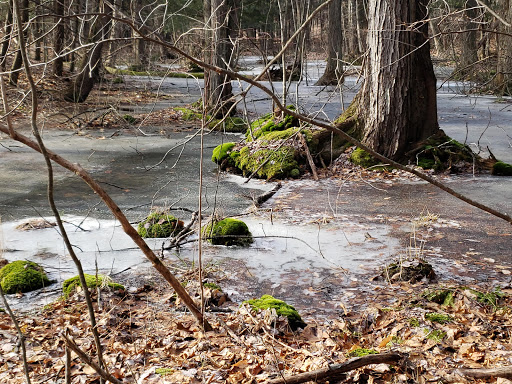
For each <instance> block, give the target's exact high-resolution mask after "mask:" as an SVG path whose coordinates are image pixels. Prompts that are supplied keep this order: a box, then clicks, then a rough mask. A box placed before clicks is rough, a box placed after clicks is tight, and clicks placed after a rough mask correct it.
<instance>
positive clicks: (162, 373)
mask: <svg viewBox="0 0 512 384" xmlns="http://www.w3.org/2000/svg"><path fill="white" fill-rule="evenodd" d="M155 373H156V374H157V375H160V376H166V375H171V374H173V373H174V369H172V368H156V369H155Z"/></svg>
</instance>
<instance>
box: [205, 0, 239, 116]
mask: <svg viewBox="0 0 512 384" xmlns="http://www.w3.org/2000/svg"><path fill="white" fill-rule="evenodd" d="M235 4H236V3H235V1H234V0H207V1H205V2H204V18H205V44H206V48H205V62H207V63H209V64H212V65H215V66H216V67H219V68H224V69H227V68H228V66H230V63H231V60H232V53H233V44H232V43H231V41H230V40H229V36H230V28H229V27H230V18H232V17H233V15H232V13H233V12H235V10H234V5H235ZM204 84H205V85H204V100H203V103H204V107H205V110H206V113H208V114H211V115H214V116H216V117H222V116H224V115H225V114H226V113H227V112H228V111H229V110H230V109H231V107H232V105H233V101H232V100H231V98H232V97H233V92H232V87H231V79H230V78H229V77H227V76H225V75H222V74H220V73H217V72H215V71H212V70H205V76H204Z"/></svg>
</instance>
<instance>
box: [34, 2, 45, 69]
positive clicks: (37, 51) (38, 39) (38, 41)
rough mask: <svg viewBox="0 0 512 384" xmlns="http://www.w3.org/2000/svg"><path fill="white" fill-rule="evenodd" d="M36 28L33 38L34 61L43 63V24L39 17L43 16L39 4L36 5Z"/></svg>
mask: <svg viewBox="0 0 512 384" xmlns="http://www.w3.org/2000/svg"><path fill="white" fill-rule="evenodd" d="M34 14H35V15H36V18H35V19H34V28H33V29H32V36H33V38H34V60H35V61H41V47H42V45H43V41H42V39H43V23H42V22H41V19H40V18H39V17H38V16H40V15H41V8H40V5H39V4H35V5H34Z"/></svg>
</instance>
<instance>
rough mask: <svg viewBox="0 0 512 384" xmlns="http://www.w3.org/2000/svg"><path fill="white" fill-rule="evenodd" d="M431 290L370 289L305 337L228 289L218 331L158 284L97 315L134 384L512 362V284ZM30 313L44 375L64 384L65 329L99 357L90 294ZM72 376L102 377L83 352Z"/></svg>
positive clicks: (117, 364) (121, 295)
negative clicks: (367, 357)
mask: <svg viewBox="0 0 512 384" xmlns="http://www.w3.org/2000/svg"><path fill="white" fill-rule="evenodd" d="M188 276H189V277H190V273H188ZM428 287H429V285H428V284H427V283H425V282H420V283H416V284H411V283H406V282H400V283H397V284H393V285H388V286H386V287H376V288H375V290H374V292H367V293H365V295H366V296H367V297H365V298H364V300H365V302H366V303H368V302H369V303H372V304H371V305H367V306H366V307H365V308H364V309H362V308H363V307H362V306H361V305H357V304H358V303H357V302H358V301H361V300H362V299H361V298H358V297H357V296H355V297H353V298H352V299H351V300H352V302H351V303H350V304H351V305H352V306H353V307H354V308H358V309H357V310H351V309H350V307H349V309H347V307H348V306H347V307H345V308H344V310H343V311H340V315H338V316H333V315H331V316H329V317H324V316H316V317H314V316H305V317H304V320H305V321H306V323H307V324H308V325H307V326H306V327H305V328H304V329H299V330H297V331H296V332H293V331H291V328H290V326H289V324H288V320H287V318H286V317H282V316H277V315H276V313H275V310H274V311H271V310H264V311H259V312H255V311H254V310H253V309H252V308H251V307H250V306H249V305H247V304H242V305H237V304H236V303H233V302H231V301H229V300H227V299H226V298H224V299H222V300H219V299H218V297H217V296H216V295H219V289H217V288H208V287H206V288H204V292H205V297H207V298H215V300H213V302H215V303H219V302H220V303H221V304H222V305H221V306H218V307H217V306H214V305H213V304H212V305H211V306H210V307H209V310H208V311H207V317H208V320H209V321H210V323H211V324H212V325H213V326H214V328H215V331H213V332H206V333H205V332H203V331H202V330H201V328H200V327H199V325H198V324H197V323H196V321H195V319H194V318H193V317H192V316H191V315H190V314H188V313H187V312H186V311H185V308H184V307H183V306H182V304H181V303H180V302H179V300H178V299H177V298H176V296H175V295H174V294H172V293H169V291H168V290H167V289H165V288H163V286H159V285H158V284H155V285H150V284H143V285H141V286H140V287H138V288H135V287H132V288H131V289H128V290H127V291H120V292H111V291H109V292H102V293H101V302H102V305H101V308H98V307H97V304H96V310H97V320H98V330H99V331H100V335H101V340H102V343H103V346H104V356H105V361H106V364H107V366H108V369H109V371H110V372H111V373H112V374H113V375H114V376H115V377H116V378H118V379H120V380H123V381H126V382H140V383H260V382H266V381H267V380H270V379H275V378H279V377H280V375H284V376H285V377H287V376H289V375H294V374H298V373H302V372H308V371H311V370H315V369H319V368H322V367H326V366H327V365H329V364H337V363H340V362H344V361H346V360H348V359H350V358H352V357H353V356H361V355H364V354H366V353H383V352H389V351H394V352H401V353H404V354H406V356H407V364H406V365H404V366H387V365H385V364H379V365H373V366H368V367H365V368H360V369H358V370H355V371H352V372H349V373H347V374H346V375H345V376H344V378H343V379H342V380H341V381H338V382H342V383H354V382H357V383H371V382H373V383H388V382H389V383H391V382H393V383H412V382H418V383H426V382H442V381H452V379H451V378H452V376H453V375H452V373H453V371H454V369H456V368H460V367H465V368H483V367H499V366H507V365H510V364H511V363H512V348H511V347H512V344H511V341H510V328H511V327H512V296H510V293H512V289H511V288H510V287H508V288H505V287H503V288H502V289H489V290H487V291H483V290H482V287H471V288H470V287H456V286H450V287H441V288H440V287H438V286H437V287H435V286H432V285H430V288H429V289H427V288H428ZM187 289H189V291H192V292H195V293H196V294H195V297H196V299H198V297H199V289H198V284H197V283H196V282H193V281H188V282H187ZM435 289H437V291H435ZM441 289H442V290H446V291H448V292H450V297H451V300H450V301H448V302H446V301H445V300H439V299H438V298H439V297H440V295H437V296H436V295H433V294H432V292H434V291H435V292H439V290H441ZM383 290H385V291H386V292H385V293H386V295H383V294H382V293H383V292H382V291H383ZM429 293H430V294H429ZM93 295H96V293H93ZM386 298H387V299H386ZM436 298H437V299H436ZM390 299H391V300H390ZM446 303H448V305H447V304H446ZM345 305H347V303H345ZM19 320H20V323H21V328H22V331H23V332H24V333H25V336H26V340H27V348H28V363H29V369H30V376H31V378H32V379H33V380H34V381H36V382H59V381H62V380H63V377H64V376H63V375H64V366H65V344H64V342H63V340H62V338H61V335H62V334H63V333H64V332H66V331H67V332H68V333H69V335H70V336H71V337H72V338H73V339H74V340H75V342H76V343H77V345H78V346H79V347H80V348H81V349H82V350H84V351H86V352H87V353H89V354H90V355H91V356H94V355H95V351H94V343H93V339H92V337H91V334H90V330H89V328H90V325H89V321H88V315H87V310H86V306H85V303H84V300H83V293H80V292H78V293H75V294H74V295H73V296H71V297H70V298H69V299H67V300H58V301H56V302H54V303H52V304H50V305H48V306H46V307H45V308H44V309H43V310H41V311H38V312H33V313H30V314H24V315H22V316H20V318H19ZM441 320H442V321H441ZM0 324H1V327H0V350H1V351H2V353H1V354H0V382H9V383H22V382H24V374H23V368H22V362H21V358H20V354H19V353H18V351H17V336H16V332H15V330H14V328H13V327H12V325H11V321H10V319H9V317H8V315H7V314H5V313H3V312H2V313H0ZM71 373H72V382H73V383H97V382H99V377H98V376H97V374H96V373H95V372H94V370H93V369H91V368H90V367H89V366H87V365H86V364H84V363H83V362H82V361H80V360H79V359H78V357H77V356H76V355H74V354H72V364H71ZM459 380H460V381H459V382H466V379H465V378H459ZM472 382H477V383H484V382H493V381H489V380H487V381H486V380H483V379H478V380H475V381H472Z"/></svg>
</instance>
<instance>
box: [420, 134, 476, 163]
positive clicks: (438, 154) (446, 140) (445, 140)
mask: <svg viewBox="0 0 512 384" xmlns="http://www.w3.org/2000/svg"><path fill="white" fill-rule="evenodd" d="M412 153H414V154H415V155H414V156H415V158H414V161H415V163H416V164H417V165H418V166H420V167H422V168H423V169H433V170H435V171H444V170H446V169H449V168H450V169H451V170H452V171H453V170H454V168H452V167H453V165H456V164H458V163H460V162H466V163H473V161H474V159H475V158H477V156H476V155H475V154H474V153H473V152H472V151H471V148H469V147H468V146H467V145H464V144H462V143H459V142H458V141H457V140H454V139H452V138H450V137H449V136H447V135H446V134H445V133H444V132H443V131H439V133H437V134H435V135H433V136H431V137H429V138H428V139H427V140H425V141H424V142H422V143H420V145H419V146H418V147H417V148H416V149H415V150H414V151H412Z"/></svg>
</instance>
